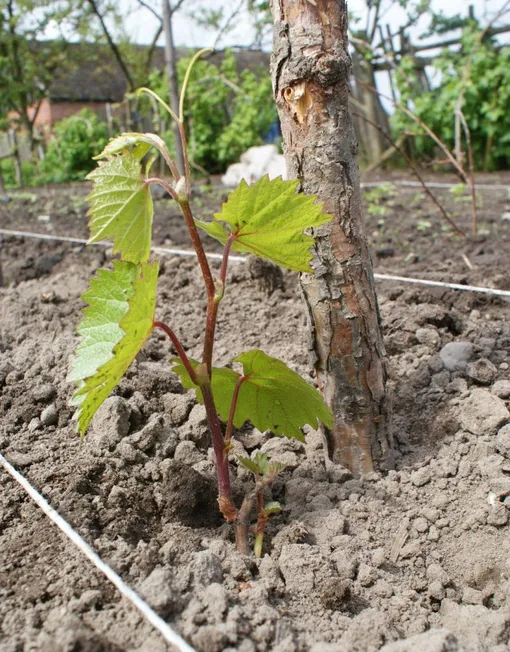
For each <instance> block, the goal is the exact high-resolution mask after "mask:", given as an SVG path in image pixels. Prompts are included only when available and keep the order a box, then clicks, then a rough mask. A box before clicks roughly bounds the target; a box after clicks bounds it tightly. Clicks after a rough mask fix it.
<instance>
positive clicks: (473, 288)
mask: <svg viewBox="0 0 510 652" xmlns="http://www.w3.org/2000/svg"><path fill="white" fill-rule="evenodd" d="M374 278H376V279H377V280H380V281H401V282H402V283H415V284H416V285H429V286H432V287H436V288H448V289H450V290H464V291H467V292H481V293H482V294H495V295H496V296H498V297H510V291H509V290H497V289H495V288H482V287H478V286H477V285H461V284H460V283H443V282H442V281H429V280H428V279H424V278H409V277H407V276H390V275H388V274H374Z"/></svg>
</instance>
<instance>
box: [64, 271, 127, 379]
mask: <svg viewBox="0 0 510 652" xmlns="http://www.w3.org/2000/svg"><path fill="white" fill-rule="evenodd" d="M135 278H136V265H133V264H131V263H122V262H121V261H119V260H114V261H113V270H109V269H99V270H98V271H97V274H96V276H94V277H93V278H91V279H90V288H89V289H88V290H87V291H86V292H85V293H84V294H83V295H82V297H81V298H82V299H83V301H85V302H86V303H87V304H89V305H88V306H87V307H86V308H84V309H83V320H82V321H81V323H80V325H79V326H78V329H77V330H78V333H79V334H80V335H81V336H82V338H83V339H82V340H81V342H80V344H79V345H78V347H77V348H76V356H77V357H76V359H75V360H74V363H73V366H72V369H71V372H70V373H69V375H68V377H67V380H68V381H70V382H73V381H74V382H78V381H80V380H83V379H84V378H88V377H89V376H93V375H94V374H95V372H96V371H97V370H98V369H99V367H101V366H102V365H103V364H105V363H106V362H108V360H110V358H111V357H112V351H113V348H114V347H115V345H116V344H118V343H119V342H120V340H121V339H122V338H123V337H124V331H123V330H122V329H121V328H120V326H119V323H120V321H121V320H122V318H123V317H124V315H125V314H126V312H127V311H128V310H129V303H128V301H129V299H130V297H131V296H132V295H133V281H134V280H135Z"/></svg>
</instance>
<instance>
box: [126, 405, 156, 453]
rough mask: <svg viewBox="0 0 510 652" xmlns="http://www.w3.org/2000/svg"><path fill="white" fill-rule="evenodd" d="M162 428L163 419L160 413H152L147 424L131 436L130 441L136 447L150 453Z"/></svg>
mask: <svg viewBox="0 0 510 652" xmlns="http://www.w3.org/2000/svg"><path fill="white" fill-rule="evenodd" d="M162 430H163V419H162V418H161V416H159V415H158V414H152V415H151V416H150V418H149V421H148V422H147V423H146V424H145V426H144V427H143V428H142V429H141V430H140V431H139V432H137V433H135V434H134V435H132V436H131V437H130V441H131V443H132V444H133V445H134V446H136V448H138V449H139V450H141V451H143V452H144V453H148V452H149V451H150V450H151V448H152V447H153V446H154V444H155V443H156V441H157V439H158V438H159V436H160V433H161V432H162Z"/></svg>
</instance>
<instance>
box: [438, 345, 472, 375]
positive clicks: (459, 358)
mask: <svg viewBox="0 0 510 652" xmlns="http://www.w3.org/2000/svg"><path fill="white" fill-rule="evenodd" d="M473 349H474V347H473V344H471V342H448V344H445V345H444V346H443V348H442V349H441V351H439V355H440V357H441V360H442V361H443V364H444V366H445V367H446V369H448V371H462V370H464V369H465V368H466V365H467V363H468V362H469V360H470V359H471V358H472V356H473Z"/></svg>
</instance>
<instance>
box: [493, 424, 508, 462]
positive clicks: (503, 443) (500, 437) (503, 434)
mask: <svg viewBox="0 0 510 652" xmlns="http://www.w3.org/2000/svg"><path fill="white" fill-rule="evenodd" d="M495 444H496V450H497V451H499V452H500V453H501V455H504V456H505V457H510V424H507V425H506V426H503V427H502V428H500V429H499V430H498V434H497V435H496V441H495Z"/></svg>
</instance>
